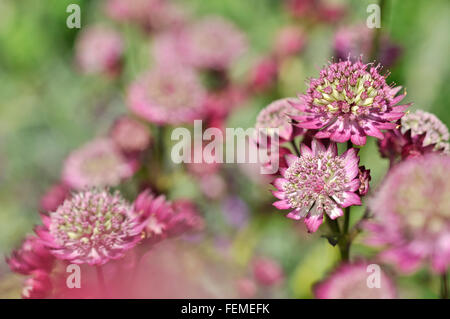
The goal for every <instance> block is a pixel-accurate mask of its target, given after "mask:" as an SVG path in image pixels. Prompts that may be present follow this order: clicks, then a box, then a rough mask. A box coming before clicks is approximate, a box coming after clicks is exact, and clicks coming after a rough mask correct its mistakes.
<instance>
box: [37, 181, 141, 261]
mask: <svg viewBox="0 0 450 319" xmlns="http://www.w3.org/2000/svg"><path fill="white" fill-rule="evenodd" d="M41 217H42V221H43V223H44V225H43V226H38V227H37V228H36V233H37V235H38V236H39V237H40V238H41V239H42V241H43V242H44V243H45V245H46V246H48V247H49V248H50V251H51V252H52V254H53V255H54V256H55V257H56V258H58V259H63V260H68V261H69V262H71V263H76V264H84V263H87V264H89V265H103V264H105V263H107V262H108V261H109V260H112V259H118V258H121V257H122V256H123V255H124V254H125V253H126V252H127V251H128V250H129V249H131V248H133V247H134V246H136V244H137V243H138V242H139V241H140V240H141V234H142V231H143V228H144V226H145V224H144V220H137V219H136V218H134V217H133V210H132V207H131V205H130V204H129V203H127V202H126V201H125V200H124V199H123V198H122V197H121V196H120V194H119V193H115V194H110V193H109V192H107V191H102V190H95V189H94V190H91V191H84V192H80V193H78V194H75V195H74V196H73V197H72V198H71V199H70V200H66V201H65V202H64V204H63V205H61V206H60V207H59V208H58V209H57V210H56V212H54V213H50V215H49V216H46V215H42V216H41Z"/></svg>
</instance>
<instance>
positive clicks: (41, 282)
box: [22, 270, 52, 299]
mask: <svg viewBox="0 0 450 319" xmlns="http://www.w3.org/2000/svg"><path fill="white" fill-rule="evenodd" d="M31 275H32V276H31V277H30V278H28V279H27V280H26V281H25V287H24V288H23V290H22V298H24V299H43V298H46V297H48V295H49V294H50V293H51V290H52V282H51V280H50V276H49V274H48V272H46V271H43V270H35V271H33V272H32V274H31Z"/></svg>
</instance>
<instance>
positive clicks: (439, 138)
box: [400, 110, 450, 151]
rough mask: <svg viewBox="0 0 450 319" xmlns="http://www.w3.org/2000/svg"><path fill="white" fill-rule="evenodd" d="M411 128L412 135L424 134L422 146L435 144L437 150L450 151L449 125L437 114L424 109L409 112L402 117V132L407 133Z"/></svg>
mask: <svg viewBox="0 0 450 319" xmlns="http://www.w3.org/2000/svg"><path fill="white" fill-rule="evenodd" d="M408 130H411V137H412V138H414V137H416V136H419V135H422V134H424V135H425V136H424V139H423V144H422V146H428V145H434V149H435V150H441V149H443V150H446V151H449V149H450V148H449V138H450V134H449V132H448V128H447V126H446V125H445V124H444V123H442V122H441V120H439V119H438V118H437V117H436V115H434V114H432V113H428V112H425V111H422V110H417V111H415V112H408V113H406V114H405V116H403V117H402V119H401V126H400V132H401V133H402V134H405V133H406V132H407V131H408Z"/></svg>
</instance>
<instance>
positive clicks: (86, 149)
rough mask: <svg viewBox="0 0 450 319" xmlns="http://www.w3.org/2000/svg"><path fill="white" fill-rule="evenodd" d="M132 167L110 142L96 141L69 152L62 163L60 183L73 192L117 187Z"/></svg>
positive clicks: (104, 140) (129, 174) (128, 174)
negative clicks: (89, 188)
mask: <svg viewBox="0 0 450 319" xmlns="http://www.w3.org/2000/svg"><path fill="white" fill-rule="evenodd" d="M134 170H135V167H134V165H133V163H131V162H128V161H127V160H126V159H125V157H124V156H123V155H122V154H121V153H120V151H119V149H118V148H117V147H116V145H115V144H114V143H113V142H112V141H111V140H109V139H103V138H100V139H97V140H94V141H92V142H89V143H88V144H86V145H84V146H82V147H81V148H80V149H78V150H75V151H74V152H72V153H71V154H70V155H69V157H68V158H67V159H66V162H65V163H64V169H63V181H64V182H65V183H66V184H67V185H68V186H70V187H72V188H74V189H76V190H82V189H84V188H86V187H103V186H116V185H118V184H119V183H120V182H121V181H122V180H123V179H126V178H128V177H130V176H131V175H133V173H134Z"/></svg>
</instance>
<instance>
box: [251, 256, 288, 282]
mask: <svg viewBox="0 0 450 319" xmlns="http://www.w3.org/2000/svg"><path fill="white" fill-rule="evenodd" d="M253 276H254V277H255V280H256V281H257V282H258V283H259V284H261V285H263V286H273V285H276V284H279V283H280V282H281V281H282V280H283V277H284V274H283V269H282V268H281V266H280V265H279V264H278V263H277V262H276V261H275V260H273V259H269V258H257V259H256V260H255V261H254V262H253Z"/></svg>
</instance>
